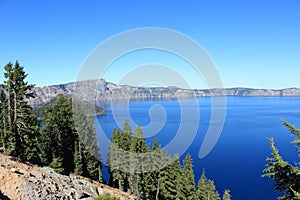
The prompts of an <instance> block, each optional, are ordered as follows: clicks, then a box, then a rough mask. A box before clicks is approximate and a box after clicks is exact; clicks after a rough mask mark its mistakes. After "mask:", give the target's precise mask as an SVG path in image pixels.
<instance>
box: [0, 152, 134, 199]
mask: <svg viewBox="0 0 300 200" xmlns="http://www.w3.org/2000/svg"><path fill="white" fill-rule="evenodd" d="M103 193H109V194H111V195H113V196H117V197H119V198H120V199H123V200H127V199H128V200H129V199H135V198H134V197H133V196H130V195H129V194H128V193H125V192H121V191H120V190H117V189H114V188H111V187H109V186H107V185H104V184H100V183H97V182H94V181H90V180H89V179H86V178H83V177H81V176H77V175H75V174H71V175H70V176H64V175H61V174H57V173H55V172H54V171H53V169H51V168H49V167H38V166H35V165H31V164H24V163H20V162H18V161H17V160H16V159H15V158H13V157H9V156H4V155H2V154H0V199H12V200H13V199H22V200H34V199H49V200H55V199H86V200H88V199H94V198H95V197H97V196H98V195H100V194H103Z"/></svg>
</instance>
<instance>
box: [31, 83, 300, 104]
mask: <svg viewBox="0 0 300 200" xmlns="http://www.w3.org/2000/svg"><path fill="white" fill-rule="evenodd" d="M33 92H34V93H35V96H36V98H34V99H30V100H29V103H30V105H32V106H33V107H35V106H37V105H39V104H41V103H46V102H49V101H50V100H51V99H53V98H55V97H57V96H58V95H59V94H63V95H69V96H70V95H72V96H74V97H76V98H77V99H80V100H86V101H91V100H92V101H99V102H110V101H122V100H126V99H130V100H144V99H177V98H190V97H195V96H196V97H207V96H258V97H276V96H284V97H300V89H298V88H288V89H282V90H272V89H252V88H227V89H224V90H221V89H212V90H207V89H182V88H178V87H154V88H145V87H133V86H128V85H116V84H113V83H109V82H106V81H105V80H104V79H93V80H85V81H79V82H75V83H67V84H60V85H53V86H45V87H35V88H34V89H33Z"/></svg>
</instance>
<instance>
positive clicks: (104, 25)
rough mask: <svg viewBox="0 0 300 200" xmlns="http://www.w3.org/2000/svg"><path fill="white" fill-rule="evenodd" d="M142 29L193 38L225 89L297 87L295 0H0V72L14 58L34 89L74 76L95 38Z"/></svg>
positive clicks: (299, 0) (298, 16)
mask: <svg viewBox="0 0 300 200" xmlns="http://www.w3.org/2000/svg"><path fill="white" fill-rule="evenodd" d="M141 27H163V28H170V29H174V30H176V31H179V32H182V33H184V34H186V35H188V36H190V37H191V38H193V39H195V40H196V41H197V42H198V43H199V44H201V45H202V46H203V47H204V48H205V49H206V51H207V52H208V54H209V55H210V56H211V58H212V59H213V61H214V63H215V64H216V66H217V68H218V70H219V72H220V74H221V76H222V79H223V82H224V85H225V86H226V87H235V86H242V87H254V88H287V87H300V78H299V76H300V0H244V1H241V0H227V1H224V0H193V1H189V0H187V1H177V0H163V1H162V0H151V1H150V0H122V1H121V0H119V1H115V0H97V1H96V0H95V1H62V0H51V1H46V0H26V1H17V0H0V64H1V74H2V72H3V69H2V68H3V66H4V65H5V64H6V63H8V62H9V61H15V60H16V59H18V60H19V61H20V63H21V64H22V65H23V66H24V67H25V70H26V72H28V73H29V77H28V80H29V82H30V83H34V84H36V85H37V86H44V85H52V84H59V83H67V82H71V81H74V80H76V77H77V74H78V71H79V69H80V66H81V64H82V63H83V61H84V60H85V58H86V57H87V56H88V55H89V53H90V52H91V51H92V50H93V49H94V48H95V47H96V46H97V45H98V44H99V43H101V42H102V41H104V40H105V39H107V38H109V37H110V36H112V35H114V34H117V33H119V32H122V31H125V30H128V29H133V28H141ZM106 78H107V79H108V81H114V78H113V77H112V76H108V77H106ZM0 80H3V78H2V76H1V79H0ZM193 87H201V84H199V85H197V83H195V85H193Z"/></svg>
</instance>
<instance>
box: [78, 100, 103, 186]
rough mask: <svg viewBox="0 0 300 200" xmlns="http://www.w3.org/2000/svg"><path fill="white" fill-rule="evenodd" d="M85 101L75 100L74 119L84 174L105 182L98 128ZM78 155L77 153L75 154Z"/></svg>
mask: <svg viewBox="0 0 300 200" xmlns="http://www.w3.org/2000/svg"><path fill="white" fill-rule="evenodd" d="M84 106H86V103H85V102H80V101H77V100H73V119H74V124H75V135H76V137H77V138H76V139H77V140H79V142H78V145H79V148H78V151H79V155H80V159H81V164H82V168H83V170H82V171H83V175H85V176H87V177H89V178H91V179H92V180H96V181H98V182H103V179H102V166H101V165H102V164H101V161H100V160H101V158H100V155H99V148H98V145H97V141H96V139H97V136H96V130H95V127H94V123H93V120H92V118H91V116H90V115H88V114H87V113H86V111H85V108H84ZM75 155H76V154H75Z"/></svg>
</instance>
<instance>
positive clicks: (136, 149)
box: [129, 126, 148, 197]
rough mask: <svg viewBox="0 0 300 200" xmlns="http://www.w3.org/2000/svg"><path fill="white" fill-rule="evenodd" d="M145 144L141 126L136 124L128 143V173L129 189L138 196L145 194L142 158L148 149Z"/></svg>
mask: <svg viewBox="0 0 300 200" xmlns="http://www.w3.org/2000/svg"><path fill="white" fill-rule="evenodd" d="M147 147H148V146H147V144H146V141H145V137H144V133H143V131H142V129H141V126H137V128H136V129H135V132H134V134H133V136H132V140H131V144H130V174H129V184H130V188H131V189H132V190H131V191H132V192H133V194H135V195H136V196H138V197H143V196H144V195H145V191H144V186H145V185H144V184H143V178H144V174H143V172H144V166H143V164H144V163H143V161H144V160H143V159H144V158H145V157H144V156H145V153H146V152H147V151H148V148H147Z"/></svg>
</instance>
